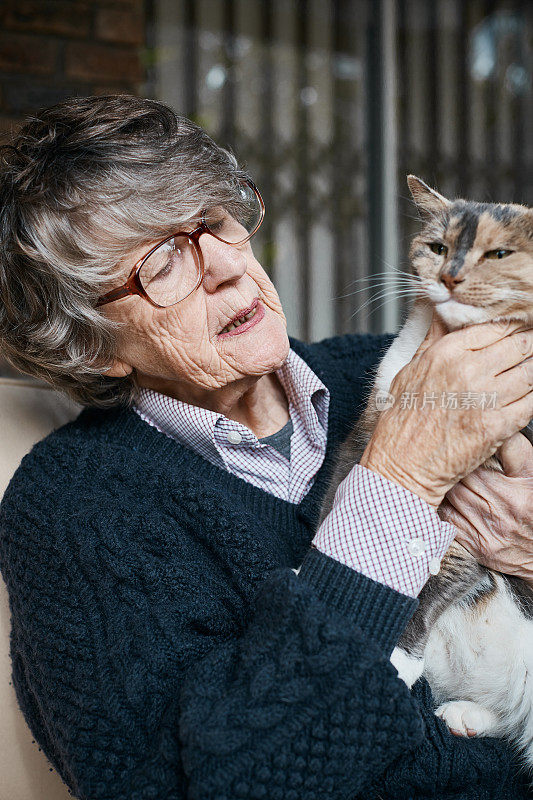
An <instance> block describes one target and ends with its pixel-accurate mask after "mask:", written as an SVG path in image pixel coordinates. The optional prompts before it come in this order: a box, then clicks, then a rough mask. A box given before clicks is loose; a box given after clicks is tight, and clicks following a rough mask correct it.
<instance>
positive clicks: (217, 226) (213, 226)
mask: <svg viewBox="0 0 533 800" xmlns="http://www.w3.org/2000/svg"><path fill="white" fill-rule="evenodd" d="M207 226H208V228H209V230H210V231H221V230H222V228H223V226H224V220H223V219H214V220H209V222H208V223H207Z"/></svg>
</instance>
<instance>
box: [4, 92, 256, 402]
mask: <svg viewBox="0 0 533 800" xmlns="http://www.w3.org/2000/svg"><path fill="white" fill-rule="evenodd" d="M0 159H1V164H0V350H1V352H2V354H3V355H4V356H5V357H6V359H7V360H8V361H9V362H10V363H11V364H12V365H13V366H14V367H16V368H17V369H19V370H21V371H22V372H25V373H27V374H29V375H33V376H35V377H37V378H40V379H42V380H45V381H46V382H47V383H49V384H51V385H52V386H53V387H54V388H56V389H60V390H63V391H64V392H66V393H67V394H68V395H69V396H70V397H72V398H73V399H74V400H76V401H77V402H79V403H81V404H83V405H93V406H100V407H109V406H116V405H130V404H131V403H132V401H133V399H134V396H135V370H134V372H133V373H132V375H131V376H128V377H126V378H112V377H109V376H105V375H102V373H101V370H103V369H105V365H108V364H110V363H111V361H112V359H113V358H114V356H115V354H116V340H117V336H116V333H117V330H118V328H119V327H120V326H121V323H118V322H115V321H111V320H109V319H107V318H106V317H104V316H103V314H101V313H100V312H99V311H98V310H97V309H96V307H95V306H96V301H97V299H98V297H99V296H100V295H101V294H103V293H105V291H107V290H108V289H111V288H113V286H114V285H117V281H118V283H119V284H120V283H122V282H123V281H124V275H123V267H122V266H121V264H120V261H121V259H123V258H124V256H125V255H127V254H128V252H131V251H132V250H134V249H136V248H138V247H140V246H142V245H143V244H144V243H146V242H150V241H155V240H157V239H158V238H159V237H161V238H164V237H165V236H166V235H168V234H169V233H172V232H173V231H174V230H177V229H178V228H179V227H180V226H181V225H182V224H183V223H184V222H186V221H187V220H190V219H191V218H192V217H194V216H197V215H198V214H199V213H200V211H201V210H202V209H203V208H205V207H206V205H207V204H209V203H215V204H217V205H219V204H220V205H226V206H230V205H231V204H232V202H233V201H234V200H235V197H236V190H237V187H238V185H239V182H240V181H241V180H242V179H243V178H245V177H246V174H245V173H244V172H243V171H242V170H240V169H239V167H238V165H237V162H236V160H235V158H234V156H233V155H232V154H231V153H229V152H228V151H227V150H224V149H223V148H221V147H219V146H218V145H216V144H215V143H214V142H213V141H212V139H210V138H209V136H208V135H207V134H206V133H205V131H204V130H202V128H200V127H199V126H198V125H195V124H194V123H193V122H191V121H190V120H188V119H186V118H184V117H179V116H177V115H176V114H175V113H174V111H172V109H170V108H168V107H167V106H165V105H163V104H162V103H159V102H156V101H154V100H146V99H141V98H137V97H132V96H128V95H112V96H105V97H86V98H81V99H72V100H68V101H66V102H64V103H60V104H59V105H56V106H53V107H52V108H48V109H46V110H44V111H42V112H40V113H39V114H38V115H37V116H36V117H32V118H30V119H29V120H28V121H27V122H26V124H25V125H24V126H23V127H22V128H21V130H20V131H19V133H18V134H17V136H16V138H15V139H14V140H13V142H12V144H10V145H5V146H3V147H2V148H0Z"/></svg>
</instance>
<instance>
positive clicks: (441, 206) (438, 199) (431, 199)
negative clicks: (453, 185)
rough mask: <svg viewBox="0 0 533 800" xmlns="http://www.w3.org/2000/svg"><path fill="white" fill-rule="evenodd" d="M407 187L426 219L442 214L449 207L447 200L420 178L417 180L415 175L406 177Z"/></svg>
mask: <svg viewBox="0 0 533 800" xmlns="http://www.w3.org/2000/svg"><path fill="white" fill-rule="evenodd" d="M407 185H408V186H409V189H410V192H411V194H412V195H413V200H414V201H415V203H416V207H417V208H418V210H419V212H420V214H421V216H422V217H425V218H427V217H433V216H435V214H442V212H443V211H447V210H448V208H449V207H450V205H451V204H450V201H449V200H446V198H445V197H443V196H442V195H441V194H439V193H438V192H436V191H435V189H432V188H431V187H430V186H428V185H427V183H424V181H422V180H420V178H417V177H416V175H408V176H407Z"/></svg>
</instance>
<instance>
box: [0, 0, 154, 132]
mask: <svg viewBox="0 0 533 800" xmlns="http://www.w3.org/2000/svg"><path fill="white" fill-rule="evenodd" d="M143 6H144V2H143V0H0V135H1V134H5V133H9V132H10V131H11V130H13V129H15V128H16V127H17V126H18V124H19V123H20V121H21V120H22V119H24V117H25V116H26V115H27V114H29V113H32V112H35V111H36V110H37V109H38V108H40V107H43V106H48V105H53V104H54V103H59V102H60V101H61V100H64V99H65V98H67V97H72V96H75V95H77V96H83V95H89V94H107V93H115V92H126V93H131V94H138V93H142V81H143V78H144V70H143V66H142V61H143V58H142V54H143V50H142V46H143V42H144V35H145V23H144V7H143ZM2 138H3V137H2Z"/></svg>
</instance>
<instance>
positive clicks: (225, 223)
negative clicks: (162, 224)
mask: <svg viewBox="0 0 533 800" xmlns="http://www.w3.org/2000/svg"><path fill="white" fill-rule="evenodd" d="M261 217H262V207H261V203H260V201H259V198H258V197H257V195H256V193H255V192H254V190H253V189H252V187H251V186H248V185H245V186H243V187H242V189H239V193H238V195H237V197H236V199H235V200H234V201H233V202H232V203H231V205H230V206H225V207H224V208H223V207H221V206H220V207H214V208H212V209H208V210H207V211H206V212H205V214H204V217H203V221H204V223H205V224H206V225H207V227H208V228H209V230H210V231H211V232H212V233H213V234H214V235H215V236H216V237H217V238H218V239H220V240H221V241H223V242H227V243H228V244H238V243H239V242H242V241H243V240H244V239H246V238H247V237H248V236H249V235H250V234H251V233H253V232H254V231H255V230H256V229H257V227H258V225H259V223H260V222H261ZM139 279H140V281H141V284H142V287H143V289H144V291H145V292H146V294H147V295H148V296H149V297H150V299H151V300H152V301H153V302H154V303H156V304H157V305H159V306H170V305H174V304H175V303H179V301H180V300H183V299H185V297H187V296H188V295H189V294H190V293H191V292H193V291H194V289H196V287H197V286H198V284H199V282H200V262H199V259H198V254H197V252H196V249H195V247H194V244H193V242H192V241H191V240H190V239H189V238H188V237H187V236H174V237H173V238H172V239H168V240H167V241H166V242H163V244H161V245H160V246H159V247H158V248H157V249H156V250H154V252H153V253H152V254H151V255H150V256H149V257H148V258H147V259H146V261H145V262H144V264H143V265H142V267H141V270H140V272H139Z"/></svg>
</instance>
